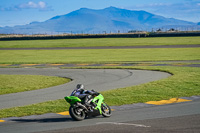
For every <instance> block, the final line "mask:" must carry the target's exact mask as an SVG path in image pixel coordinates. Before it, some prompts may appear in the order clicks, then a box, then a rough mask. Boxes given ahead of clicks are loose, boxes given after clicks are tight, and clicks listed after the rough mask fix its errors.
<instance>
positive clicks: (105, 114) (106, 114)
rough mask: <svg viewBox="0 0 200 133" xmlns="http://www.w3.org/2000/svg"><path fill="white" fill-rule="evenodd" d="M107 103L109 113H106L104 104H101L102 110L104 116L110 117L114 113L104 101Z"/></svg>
mask: <svg viewBox="0 0 200 133" xmlns="http://www.w3.org/2000/svg"><path fill="white" fill-rule="evenodd" d="M104 104H105V105H106V107H107V108H108V111H109V114H108V113H106V112H104V109H103V106H104V105H103V104H102V105H101V110H102V115H103V116H104V117H110V116H111V115H112V113H111V108H110V107H109V106H108V105H107V104H106V103H104Z"/></svg>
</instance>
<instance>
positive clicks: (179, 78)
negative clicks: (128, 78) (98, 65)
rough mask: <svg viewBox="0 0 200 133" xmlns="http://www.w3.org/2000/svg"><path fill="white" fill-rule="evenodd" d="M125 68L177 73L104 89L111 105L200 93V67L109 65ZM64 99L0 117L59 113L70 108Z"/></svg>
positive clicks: (4, 111) (2, 112)
mask: <svg viewBox="0 0 200 133" xmlns="http://www.w3.org/2000/svg"><path fill="white" fill-rule="evenodd" d="M107 68H123V69H148V70H159V71H165V72H170V73H172V74H174V75H173V76H171V77H169V78H166V79H162V80H159V81H153V82H149V83H146V84H142V85H137V86H132V87H127V88H119V89H115V90H109V91H104V92H102V94H103V95H104V97H105V101H106V103H107V104H109V105H110V106H113V105H123V104H133V103H143V102H147V101H152V100H163V99H170V98H174V97H183V96H193V95H200V88H199V86H200V82H199V81H200V69H199V68H191V67H107ZM68 108H69V105H68V104H67V102H66V101H65V100H64V99H60V100H56V101H48V102H44V103H40V104H33V105H28V106H24V107H15V108H10V109H2V110H0V118H5V117H12V116H16V117H19V116H26V115H35V114H38V115H39V114H44V113H50V112H51V113H57V112H62V111H66V110H68Z"/></svg>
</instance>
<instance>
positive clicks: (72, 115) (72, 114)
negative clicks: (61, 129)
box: [69, 106, 86, 121]
mask: <svg viewBox="0 0 200 133" xmlns="http://www.w3.org/2000/svg"><path fill="white" fill-rule="evenodd" d="M75 109H76V108H74V107H71V106H70V107H69V114H70V116H71V117H72V119H73V120H76V121H82V120H84V119H85V117H86V114H85V112H84V111H83V110H82V111H81V116H80V115H77V114H76V113H75Z"/></svg>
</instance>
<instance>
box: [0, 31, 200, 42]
mask: <svg viewBox="0 0 200 133" xmlns="http://www.w3.org/2000/svg"><path fill="white" fill-rule="evenodd" d="M183 36H200V31H187V32H183V31H182V32H136V33H118V34H60V35H5V34H2V35H0V41H10V40H45V39H81V38H139V37H183Z"/></svg>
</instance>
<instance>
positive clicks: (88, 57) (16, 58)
mask: <svg viewBox="0 0 200 133" xmlns="http://www.w3.org/2000/svg"><path fill="white" fill-rule="evenodd" d="M199 52H200V48H157V49H93V50H91V49H79V50H14V51H13V50H0V63H1V64H49V63H58V64H59V63H61V64H62V63H113V62H117V63H121V62H133V61H140V62H141V61H162V60H165V61H167V60H168V61H170V60H199V59H200V55H199ZM108 57H109V58H108Z"/></svg>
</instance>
